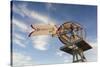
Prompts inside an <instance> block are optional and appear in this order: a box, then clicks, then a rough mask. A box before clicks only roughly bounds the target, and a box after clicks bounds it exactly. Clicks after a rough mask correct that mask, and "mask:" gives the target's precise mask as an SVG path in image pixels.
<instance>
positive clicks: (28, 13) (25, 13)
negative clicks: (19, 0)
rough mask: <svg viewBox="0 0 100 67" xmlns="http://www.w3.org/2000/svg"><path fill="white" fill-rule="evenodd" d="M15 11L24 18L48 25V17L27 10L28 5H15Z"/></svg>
mask: <svg viewBox="0 0 100 67" xmlns="http://www.w3.org/2000/svg"><path fill="white" fill-rule="evenodd" d="M13 8H14V9H13V11H14V12H16V13H17V14H19V15H21V16H22V17H25V16H27V17H29V18H33V19H36V20H38V21H40V22H42V23H48V19H49V18H48V17H47V16H45V15H42V14H40V13H38V12H36V11H34V10H29V9H28V8H27V4H21V5H17V6H16V5H13Z"/></svg>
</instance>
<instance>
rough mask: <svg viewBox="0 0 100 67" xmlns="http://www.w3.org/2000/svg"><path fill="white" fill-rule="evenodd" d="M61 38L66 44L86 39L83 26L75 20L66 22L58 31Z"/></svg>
mask: <svg viewBox="0 0 100 67" xmlns="http://www.w3.org/2000/svg"><path fill="white" fill-rule="evenodd" d="M57 34H58V38H59V40H60V41H61V42H62V43H64V44H65V45H70V44H72V43H75V42H77V41H79V40H81V39H84V38H85V37H84V36H85V34H83V28H82V26H81V25H80V24H78V23H74V22H65V23H64V24H62V25H61V26H60V27H59V28H58V31H57Z"/></svg>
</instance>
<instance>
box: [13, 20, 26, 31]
mask: <svg viewBox="0 0 100 67" xmlns="http://www.w3.org/2000/svg"><path fill="white" fill-rule="evenodd" d="M13 25H16V26H17V27H18V28H20V29H19V30H21V31H23V32H28V26H27V25H26V24H25V23H24V22H22V21H20V20H17V19H15V18H14V19H13ZM13 27H14V26H13Z"/></svg>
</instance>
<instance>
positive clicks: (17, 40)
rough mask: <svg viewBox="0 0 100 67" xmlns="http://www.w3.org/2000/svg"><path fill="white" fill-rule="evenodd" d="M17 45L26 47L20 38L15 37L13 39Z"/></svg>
mask: <svg viewBox="0 0 100 67" xmlns="http://www.w3.org/2000/svg"><path fill="white" fill-rule="evenodd" d="M13 41H14V42H15V43H16V44H17V45H19V46H20V47H24V48H25V47H26V46H25V44H24V43H23V42H22V41H21V40H20V39H17V38H15V39H14V40H13Z"/></svg>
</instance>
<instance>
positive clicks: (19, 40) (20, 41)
mask: <svg viewBox="0 0 100 67" xmlns="http://www.w3.org/2000/svg"><path fill="white" fill-rule="evenodd" d="M13 42H14V43H16V44H17V45H19V46H20V47H23V48H25V47H26V45H25V38H24V37H23V36H22V35H20V34H18V33H14V34H13Z"/></svg>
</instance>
